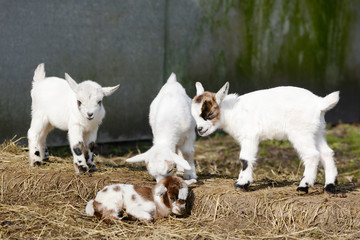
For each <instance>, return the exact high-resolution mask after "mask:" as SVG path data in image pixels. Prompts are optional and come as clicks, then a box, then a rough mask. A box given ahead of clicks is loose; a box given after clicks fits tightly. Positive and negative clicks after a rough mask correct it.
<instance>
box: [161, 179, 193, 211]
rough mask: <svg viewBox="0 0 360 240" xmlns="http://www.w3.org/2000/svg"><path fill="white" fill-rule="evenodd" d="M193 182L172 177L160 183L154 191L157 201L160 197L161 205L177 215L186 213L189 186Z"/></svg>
mask: <svg viewBox="0 0 360 240" xmlns="http://www.w3.org/2000/svg"><path fill="white" fill-rule="evenodd" d="M192 183H194V182H193V180H183V179H182V178H180V177H176V176H170V177H166V178H163V179H162V180H161V181H159V182H158V183H157V184H156V186H155V189H154V194H155V199H157V197H160V199H161V203H162V204H163V205H165V207H167V208H168V209H170V211H171V213H173V214H175V215H184V214H185V213H186V201H187V198H188V196H189V188H188V185H190V184H192Z"/></svg>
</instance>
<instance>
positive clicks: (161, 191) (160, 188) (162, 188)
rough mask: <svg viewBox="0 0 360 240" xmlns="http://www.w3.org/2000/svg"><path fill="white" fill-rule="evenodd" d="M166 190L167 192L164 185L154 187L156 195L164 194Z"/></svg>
mask: <svg viewBox="0 0 360 240" xmlns="http://www.w3.org/2000/svg"><path fill="white" fill-rule="evenodd" d="M166 192H167V188H166V187H165V186H164V185H160V186H158V187H156V189H155V195H156V196H163V195H165V194H166Z"/></svg>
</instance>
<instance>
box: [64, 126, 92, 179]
mask: <svg viewBox="0 0 360 240" xmlns="http://www.w3.org/2000/svg"><path fill="white" fill-rule="evenodd" d="M68 137H69V143H70V148H71V152H72V154H73V161H74V169H75V172H76V174H79V173H80V172H87V171H89V167H88V165H87V164H86V162H87V160H86V159H87V158H88V157H89V155H88V149H87V146H86V144H85V143H84V139H83V133H82V131H81V129H80V128H79V127H72V128H69V132H68Z"/></svg>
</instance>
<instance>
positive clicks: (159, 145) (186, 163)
mask: <svg viewBox="0 0 360 240" xmlns="http://www.w3.org/2000/svg"><path fill="white" fill-rule="evenodd" d="M190 106H191V99H190V98H189V96H188V95H187V94H186V92H185V89H184V88H183V87H182V86H181V84H180V83H178V82H177V81H176V75H175V74H174V73H172V74H171V75H170V77H169V79H168V80H167V83H166V84H165V85H164V86H163V87H162V88H161V89H160V92H159V93H158V95H157V96H156V97H155V99H154V100H153V101H152V103H151V105H150V114H149V122H150V126H151V129H152V133H153V137H154V138H153V146H152V147H151V148H150V149H149V150H148V151H147V152H145V153H142V154H140V155H137V156H135V157H132V158H129V159H127V160H126V162H141V161H145V163H146V167H147V169H148V171H149V173H150V175H151V176H152V177H153V178H154V179H156V181H159V180H161V179H162V178H164V177H167V176H170V175H172V173H173V170H174V165H175V164H176V165H177V169H178V171H179V170H180V171H181V170H184V179H197V175H196V171H195V165H194V142H195V138H196V133H195V127H196V124H195V120H194V119H193V117H192V116H191V109H190ZM185 159H186V160H185Z"/></svg>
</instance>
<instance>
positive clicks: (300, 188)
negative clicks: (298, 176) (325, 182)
mask: <svg viewBox="0 0 360 240" xmlns="http://www.w3.org/2000/svg"><path fill="white" fill-rule="evenodd" d="M296 191H299V192H304V193H309V187H308V186H306V187H298V188H297V189H296Z"/></svg>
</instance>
